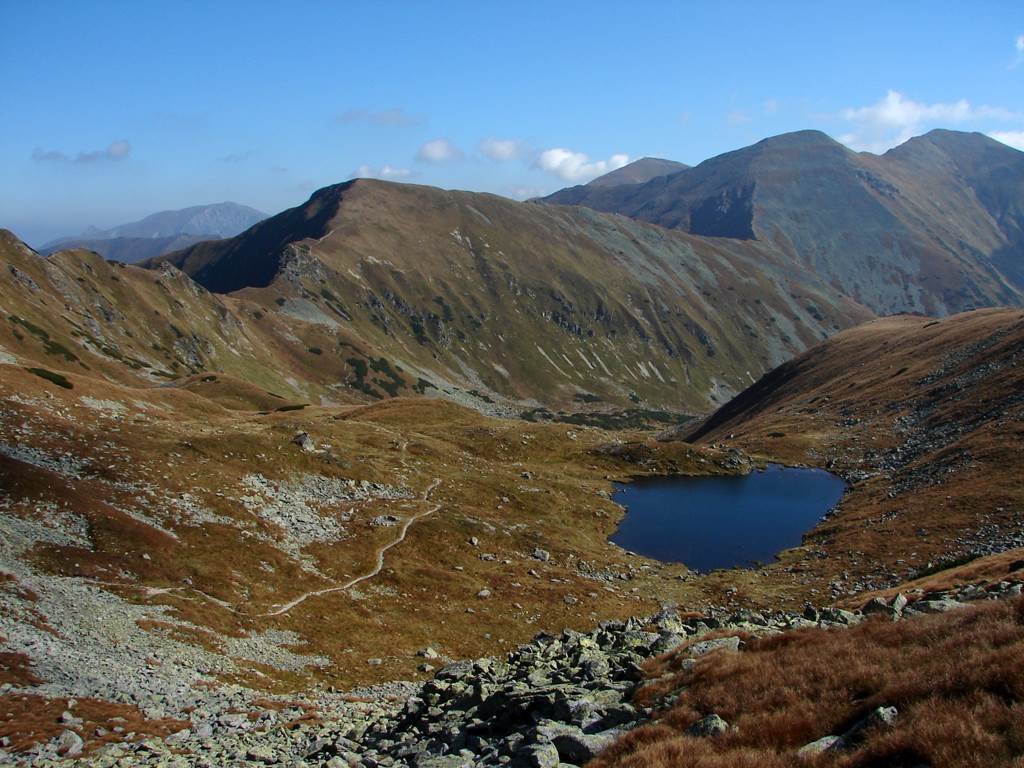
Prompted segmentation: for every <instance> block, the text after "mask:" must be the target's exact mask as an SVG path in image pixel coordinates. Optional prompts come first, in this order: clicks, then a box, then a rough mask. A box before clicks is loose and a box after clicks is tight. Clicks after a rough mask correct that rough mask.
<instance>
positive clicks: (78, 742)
mask: <svg viewBox="0 0 1024 768" xmlns="http://www.w3.org/2000/svg"><path fill="white" fill-rule="evenodd" d="M53 746H54V749H56V751H57V754H58V755H60V756H61V757H77V756H78V755H80V754H82V749H83V748H84V747H85V742H84V741H82V737H81V736H79V735H78V734H77V733H75V732H74V731H64V733H62V734H61V735H60V736H58V737H57V739H56V741H55V742H54V745H53Z"/></svg>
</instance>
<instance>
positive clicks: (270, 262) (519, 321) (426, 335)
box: [169, 180, 868, 411]
mask: <svg viewBox="0 0 1024 768" xmlns="http://www.w3.org/2000/svg"><path fill="white" fill-rule="evenodd" d="M169 258H170V260H171V261H172V262H173V263H175V264H178V265H179V266H181V267H182V268H183V269H185V270H186V271H187V272H189V274H192V275H194V276H195V277H196V279H197V280H199V281H200V282H203V283H204V284H206V285H208V286H209V287H211V288H213V289H215V290H225V289H235V288H242V287H243V286H249V287H247V288H245V289H244V290H241V291H240V292H239V293H238V294H237V295H240V296H244V297H246V298H248V299H251V300H253V301H257V302H259V303H261V304H262V305H263V306H264V307H265V308H266V309H267V310H268V311H269V310H277V309H280V310H281V311H282V312H289V313H292V314H302V315H304V316H306V317H307V318H309V319H311V320H316V321H317V322H319V323H320V326H319V328H320V333H321V335H322V347H323V350H324V352H325V354H326V353H328V351H334V350H336V348H337V344H336V343H333V342H332V336H333V334H334V331H333V329H334V327H335V326H334V324H338V325H341V326H342V327H345V328H351V329H352V330H353V331H354V332H356V333H358V334H359V336H360V337H362V338H363V339H365V340H366V341H367V343H368V345H369V346H370V347H371V348H373V349H377V350H381V352H382V353H383V354H384V355H385V356H386V357H388V358H389V359H390V360H392V361H393V362H394V363H395V364H398V365H401V366H402V367H404V368H406V369H407V370H410V371H415V372H416V375H417V376H421V375H422V376H423V377H424V378H426V379H428V380H431V381H433V382H434V383H436V384H438V385H441V384H442V383H443V382H453V383H456V384H458V385H459V386H461V387H462V388H463V389H466V390H469V389H474V388H476V389H479V390H481V391H489V392H493V393H497V394H498V395H500V396H505V397H509V398H513V399H529V398H533V399H535V400H537V401H540V402H542V403H546V404H548V405H549V406H554V407H567V406H570V405H572V404H573V403H574V397H575V396H576V395H578V394H580V393H590V394H592V395H595V396H597V397H599V398H601V400H602V401H604V402H608V403H612V404H615V405H617V406H620V407H621V406H623V405H631V404H638V403H643V404H645V405H648V406H651V407H656V408H663V409H669V410H682V411H704V410H706V409H707V408H708V407H709V405H710V404H713V403H715V402H723V401H724V399H725V398H726V397H727V395H728V393H729V392H730V391H736V390H738V389H740V388H742V387H743V386H745V385H746V384H747V383H749V382H750V381H751V380H752V379H753V378H754V377H756V376H757V375H758V374H759V373H760V372H762V371H764V370H767V369H768V368H769V367H771V366H772V365H774V364H776V363H778V362H781V361H782V360H783V359H785V358H787V357H788V356H790V355H791V354H792V353H793V352H795V351H797V350H801V349H804V348H806V346H807V345H809V344H812V343H814V342H815V341H817V340H819V339H820V338H822V337H823V336H824V335H827V334H829V333H832V332H834V331H835V330H837V329H839V328H842V327H846V326H848V325H849V324H851V323H853V322H857V321H860V320H863V319H866V318H867V316H868V313H867V312H866V311H865V310H864V309H863V308H862V307H859V306H857V305H856V304H854V303H853V302H850V301H848V300H846V299H843V298H838V299H836V298H830V297H834V292H833V291H832V290H831V289H830V288H829V287H828V286H825V285H824V284H822V283H820V282H816V281H815V280H814V279H813V278H801V279H794V278H791V277H790V275H789V273H787V272H786V271H785V270H784V269H783V268H782V267H781V265H780V264H779V263H778V262H777V261H776V260H775V259H774V258H773V256H772V254H771V253H770V252H768V251H767V250H766V249H763V248H761V247H760V246H758V245H757V244H750V243H746V244H745V243H738V242H729V241H724V240H706V239H702V238H695V237H690V236H687V235H684V234H682V233H671V232H666V231H664V230H662V229H659V228H657V227H651V226H649V225H645V224H641V223H638V222H634V221H630V220H627V219H623V218H621V217H616V216H607V215H601V214H596V213H594V212H593V211H589V210H585V209H577V210H573V209H555V208H552V207H549V206H541V205H536V204H522V203H515V202H513V201H510V200H507V199H504V198H500V197H496V196H493V195H484V194H474V193H465V192H446V191H443V190H438V189H433V188H429V187H420V186H415V185H396V184H387V183H383V182H374V181H367V180H360V181H356V182H350V183H347V184H344V185H338V186H336V187H329V188H325V189H324V190H321V191H320V192H318V193H316V194H315V195H314V196H313V197H312V198H311V200H310V201H309V202H308V203H307V204H305V205H304V206H300V207H299V208H296V209H292V210H290V211H286V212H284V213H282V214H280V216H278V217H274V218H272V219H270V220H268V221H266V222H263V223H262V224H260V225H258V226H257V227H254V228H253V229H252V230H250V231H249V232H247V233H244V234H243V235H241V236H239V237H238V238H234V239H232V240H228V241H222V242H214V243H204V244H202V245H200V246H197V247H195V248H192V249H187V250H185V251H182V252H180V253H179V254H176V255H172V256H171V257H169ZM282 302H284V303H282ZM339 353H340V354H344V351H341V352H339ZM716 384H717V386H716ZM713 396H714V398H715V399H713Z"/></svg>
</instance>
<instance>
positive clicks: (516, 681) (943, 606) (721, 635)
mask: <svg viewBox="0 0 1024 768" xmlns="http://www.w3.org/2000/svg"><path fill="white" fill-rule="evenodd" d="M1018 576H1019V574H1018V573H1017V572H1014V573H1013V574H1011V577H1010V578H1008V579H1007V580H1004V581H1000V582H998V583H995V584H991V585H988V586H986V587H981V586H967V587H961V588H958V589H956V590H951V591H946V592H937V593H929V594H927V595H923V596H918V597H917V599H913V600H908V599H907V597H905V596H903V595H897V596H896V597H895V598H893V599H892V600H889V601H886V600H883V599H880V598H876V599H874V600H872V601H871V602H869V603H868V604H867V605H866V606H865V607H864V609H863V610H862V611H847V610H842V609H838V608H825V609H821V610H817V609H814V608H812V607H810V606H808V607H807V608H806V609H805V610H804V611H803V612H802V613H799V614H798V613H793V612H786V611H780V612H772V613H758V612H754V611H750V610H741V611H738V612H732V613H728V612H725V611H724V610H721V609H712V610H709V611H708V612H706V613H705V614H703V615H699V616H696V615H692V614H686V615H680V614H679V613H678V612H676V611H675V610H673V609H669V608H666V609H664V610H663V611H661V612H660V613H659V614H657V615H656V616H652V617H648V618H643V619H637V618H633V619H629V620H628V621H624V622H623V621H614V622H602V623H601V624H600V625H599V626H598V627H597V628H596V629H594V630H592V631H591V632H589V633H585V634H582V633H578V632H573V631H569V630H566V631H564V632H562V633H561V634H560V635H557V636H554V635H550V634H540V635H538V636H537V637H535V638H534V640H533V641H532V642H530V643H528V644H526V645H523V646H521V647H520V648H519V649H518V650H516V651H514V652H512V653H511V654H509V655H508V657H507V658H505V659H497V658H483V659H479V660H476V661H459V662H454V663H450V664H447V665H446V666H444V667H442V668H441V669H440V670H439V671H438V672H437V673H436V674H435V676H434V678H433V679H432V680H430V681H428V682H426V683H422V684H414V683H396V684H392V685H390V686H382V687H379V688H377V689H374V690H372V691H367V692H364V693H365V694H367V695H365V696H363V697H358V696H354V695H352V694H349V695H348V696H342V695H338V694H322V695H318V696H316V697H315V698H314V697H300V698H299V699H298V700H297V701H294V702H290V703H286V702H280V701H273V700H268V701H267V705H266V707H265V708H264V709H263V710H261V711H258V712H253V711H249V712H245V711H224V712H211V711H206V710H202V709H200V710H196V711H194V712H193V713H192V714H191V726H190V727H189V728H187V729H184V730H181V731H179V732H177V733H174V734H173V735H171V736H169V737H167V738H166V739H146V740H142V741H135V742H131V741H125V742H122V743H117V744H110V745H107V746H104V747H102V748H101V749H99V750H97V751H94V752H91V753H89V754H87V755H83V754H82V748H83V740H82V735H84V734H80V730H81V727H80V724H79V723H76V718H75V716H74V713H73V712H71V711H69V712H66V713H64V716H63V717H62V719H63V720H64V722H66V724H67V730H65V731H64V732H63V733H62V734H61V736H59V737H58V738H56V739H54V740H53V741H51V742H50V743H48V744H46V745H41V746H39V747H37V748H35V749H34V750H33V751H31V752H29V753H22V754H17V755H15V754H6V753H4V752H2V751H0V764H15V765H33V766H50V765H58V764H60V765H75V766H83V768H84V767H85V766H88V767H89V768H101V767H102V768H111V767H112V766H135V765H140V766H141V765H146V766H160V767H161V768H172V767H175V766H180V767H181V768H185V767H186V766H219V765H281V766H290V767H292V768H301V767H302V766H329V767H330V768H342V767H343V766H363V767H365V768H373V767H374V766H413V767H415V768H462V767H463V766H465V767H466V768H469V767H470V766H478V765H509V766H523V767H524V768H527V767H534V768H556V767H557V766H560V765H561V766H572V765H576V766H579V765H583V764H584V763H586V762H587V761H588V760H590V759H591V758H592V757H594V756H595V755H596V754H597V753H598V752H600V750H601V749H603V748H604V747H605V746H607V745H608V744H610V743H611V742H612V741H614V740H615V739H616V738H617V737H618V736H619V735H621V734H622V733H624V732H625V731H627V730H629V729H630V728H632V727H635V726H636V725H639V724H641V723H642V722H644V721H647V720H649V719H650V718H652V717H654V716H656V715H657V708H660V707H667V706H670V705H671V704H672V701H673V700H674V696H673V695H671V694H670V695H669V696H667V697H665V698H664V699H662V700H661V701H660V702H658V704H657V706H656V708H637V707H636V706H634V705H633V704H632V703H631V698H632V695H633V693H634V692H635V691H636V690H637V688H638V687H640V686H641V685H642V684H643V681H644V677H645V676H644V671H643V669H642V665H643V663H644V661H645V660H647V659H649V658H651V657H653V656H657V655H659V654H662V653H665V652H667V651H670V650H673V649H676V648H679V647H680V646H684V650H683V653H684V654H685V655H686V656H687V657H689V658H690V659H692V662H687V663H692V664H699V663H700V659H701V657H702V656H705V655H707V654H709V653H712V652H725V653H728V652H735V651H738V650H739V649H740V648H741V647H742V646H743V644H744V639H745V638H749V637H750V636H763V635H768V634H776V633H780V632H786V631H789V630H793V629H797V628H802V627H819V628H824V629H837V630H839V629H842V628H844V627H849V626H852V625H854V624H858V623H860V622H861V621H864V620H865V619H866V618H867V617H868V616H870V615H874V614H880V615H883V616H885V617H887V618H889V619H891V620H894V621H895V620H903V619H910V618H912V617H914V616H919V615H923V614H934V613H944V612H946V611H951V610H956V609H959V608H962V607H965V606H966V605H967V604H968V603H970V602H972V601H978V600H993V599H1008V598H1014V597H1018V596H1020V595H1021V594H1022V591H1024V583H1022V581H1021V580H1020V579H1019V578H1018ZM421 655H422V656H423V657H424V659H425V663H424V668H425V669H429V662H430V661H431V660H433V659H435V658H436V653H435V652H434V651H433V650H432V649H429V648H428V649H424V651H422V652H421ZM875 715H876V717H875V719H876V720H877V721H878V722H877V723H874V725H875V726H878V725H879V724H880V725H882V726H884V725H885V724H886V723H887V722H891V721H892V720H893V719H894V718H896V717H898V713H897V712H895V711H894V710H891V708H890V709H887V710H886V711H884V712H882V711H880V712H878V713H875ZM729 727H730V726H729V724H728V723H726V722H725V721H723V720H722V719H721V718H720V717H718V716H717V715H716V714H715V713H709V714H708V716H707V717H705V718H704V719H703V720H701V721H700V722H698V723H695V724H694V725H693V726H692V727H691V734H692V735H696V736H702V735H707V736H710V735H714V734H716V733H720V732H722V731H723V730H725V729H727V728H729ZM851 738H855V734H854V735H850V734H838V735H836V734H822V738H821V739H820V740H819V741H817V742H814V743H812V744H809V745H808V746H807V748H806V751H808V752H817V751H824V750H827V749H836V748H840V747H841V745H842V744H843V741H844V739H851Z"/></svg>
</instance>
